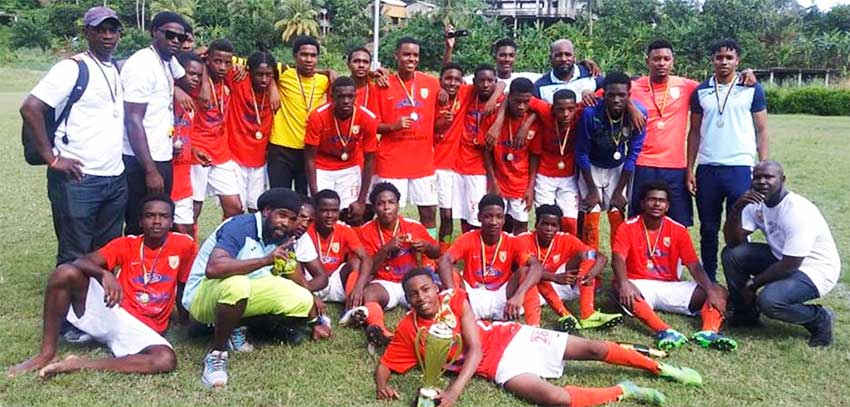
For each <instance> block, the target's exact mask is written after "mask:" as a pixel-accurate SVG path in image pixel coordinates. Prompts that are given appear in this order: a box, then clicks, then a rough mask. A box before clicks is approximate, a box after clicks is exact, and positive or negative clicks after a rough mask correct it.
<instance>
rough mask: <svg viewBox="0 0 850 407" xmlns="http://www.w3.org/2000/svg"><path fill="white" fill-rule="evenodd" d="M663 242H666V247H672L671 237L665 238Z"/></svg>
mask: <svg viewBox="0 0 850 407" xmlns="http://www.w3.org/2000/svg"><path fill="white" fill-rule="evenodd" d="M662 241H663V242H664V247H670V236H664V239H663V240H662Z"/></svg>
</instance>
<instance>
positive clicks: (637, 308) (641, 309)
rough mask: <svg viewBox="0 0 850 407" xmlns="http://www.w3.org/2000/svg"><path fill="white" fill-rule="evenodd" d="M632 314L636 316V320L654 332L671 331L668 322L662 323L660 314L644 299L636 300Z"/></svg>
mask: <svg viewBox="0 0 850 407" xmlns="http://www.w3.org/2000/svg"><path fill="white" fill-rule="evenodd" d="M632 314H634V316H635V318H637V319H639V320H640V322H643V323H644V325H646V326H648V327H649V329H651V330H652V332H659V331H666V330H668V329H670V325H667V323H666V322H664V321H662V320H661V318H659V317H658V314H656V313H655V311H653V310H652V308H650V306H649V304H647V303H646V301H644V299H643V298H638V299H635V305H634V307H633V308H632Z"/></svg>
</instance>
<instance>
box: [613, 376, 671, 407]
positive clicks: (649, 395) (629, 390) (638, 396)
mask: <svg viewBox="0 0 850 407" xmlns="http://www.w3.org/2000/svg"><path fill="white" fill-rule="evenodd" d="M617 387H619V388H620V389H621V390H623V394H622V395H620V398H619V399H618V401H624V400H632V401H637V402H641V403H647V404H654V405H656V406H663V405H664V403H666V402H667V397H665V396H664V393H662V392H660V391H658V390H655V389H653V388H650V387H640V386H638V385H636V384H634V383H632V382H630V381H628V380H624V381H622V382H620V383H618V384H617Z"/></svg>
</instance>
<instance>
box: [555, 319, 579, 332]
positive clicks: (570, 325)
mask: <svg viewBox="0 0 850 407" xmlns="http://www.w3.org/2000/svg"><path fill="white" fill-rule="evenodd" d="M558 330H559V331H561V332H568V333H571V334H574V333H576V332H578V330H579V322H578V319H576V317H574V316H572V315H564V316H562V317H560V318H558Z"/></svg>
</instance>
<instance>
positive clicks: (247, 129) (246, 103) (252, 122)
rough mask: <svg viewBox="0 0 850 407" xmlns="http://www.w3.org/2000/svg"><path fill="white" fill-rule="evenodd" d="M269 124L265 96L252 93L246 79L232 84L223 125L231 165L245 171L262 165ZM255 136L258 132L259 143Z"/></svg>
mask: <svg viewBox="0 0 850 407" xmlns="http://www.w3.org/2000/svg"><path fill="white" fill-rule="evenodd" d="M272 86H274V85H272ZM257 113H259V117H258V116H257ZM273 120H274V112H272V108H271V104H270V103H269V92H268V91H265V92H261V93H258V92H254V89H253V86H251V78H250V77H245V78H243V79H242V80H241V81H238V82H235V81H234V83H233V85H232V87H231V92H230V106H228V108H227V118H226V120H225V121H224V128H225V132H226V134H227V143H228V146H229V147H230V152H231V153H232V154H233V160H234V161H236V162H237V163H238V164H239V165H241V166H243V167H249V168H258V167H262V166H264V165H266V147H267V146H268V144H269V134H271V131H272V121H273ZM257 132H260V138H259V139H258V138H257Z"/></svg>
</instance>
